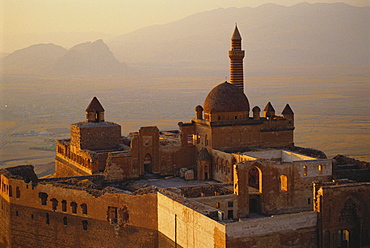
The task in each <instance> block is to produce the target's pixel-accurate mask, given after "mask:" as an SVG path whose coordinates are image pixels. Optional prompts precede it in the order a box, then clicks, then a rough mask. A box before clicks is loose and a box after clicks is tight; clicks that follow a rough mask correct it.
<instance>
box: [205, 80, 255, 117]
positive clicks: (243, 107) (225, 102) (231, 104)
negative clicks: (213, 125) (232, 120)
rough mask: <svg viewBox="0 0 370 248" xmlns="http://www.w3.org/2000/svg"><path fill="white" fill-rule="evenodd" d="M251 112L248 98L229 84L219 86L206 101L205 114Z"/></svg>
mask: <svg viewBox="0 0 370 248" xmlns="http://www.w3.org/2000/svg"><path fill="white" fill-rule="evenodd" d="M211 111H212V113H217V112H242V111H247V112H249V102H248V98H247V97H246V96H245V94H244V93H243V92H241V91H240V89H239V88H238V87H236V86H235V85H233V84H230V83H228V82H224V83H222V84H219V85H217V86H216V87H215V88H213V89H212V90H211V92H209V94H208V96H207V97H206V100H205V101H204V112H205V113H210V112H211Z"/></svg>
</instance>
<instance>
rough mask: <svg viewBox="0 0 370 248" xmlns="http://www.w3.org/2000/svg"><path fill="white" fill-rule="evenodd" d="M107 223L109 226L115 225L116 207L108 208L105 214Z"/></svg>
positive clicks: (116, 217) (116, 218)
mask: <svg viewBox="0 0 370 248" xmlns="http://www.w3.org/2000/svg"><path fill="white" fill-rule="evenodd" d="M107 215H108V216H107V217H108V221H109V223H110V224H115V223H117V220H118V216H117V207H110V206H109V207H108V213H107Z"/></svg>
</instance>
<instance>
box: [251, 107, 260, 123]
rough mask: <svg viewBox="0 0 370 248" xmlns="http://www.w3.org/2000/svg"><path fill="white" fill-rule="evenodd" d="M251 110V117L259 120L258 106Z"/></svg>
mask: <svg viewBox="0 0 370 248" xmlns="http://www.w3.org/2000/svg"><path fill="white" fill-rule="evenodd" d="M252 112H253V119H255V120H259V119H260V113H261V109H260V108H259V107H258V106H255V107H254V108H253V109H252Z"/></svg>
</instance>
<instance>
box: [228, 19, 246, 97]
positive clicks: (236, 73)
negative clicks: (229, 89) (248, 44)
mask: <svg viewBox="0 0 370 248" xmlns="http://www.w3.org/2000/svg"><path fill="white" fill-rule="evenodd" d="M229 58H230V83H231V84H234V85H235V86H237V87H238V88H239V89H240V90H241V91H242V92H243V93H244V78H243V58H244V50H242V37H241V35H240V33H239V30H238V27H237V25H236V23H235V28H234V33H233V35H232V36H231V50H230V51H229Z"/></svg>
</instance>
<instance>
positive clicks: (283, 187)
mask: <svg viewBox="0 0 370 248" xmlns="http://www.w3.org/2000/svg"><path fill="white" fill-rule="evenodd" d="M280 191H288V177H287V176H286V175H281V176H280Z"/></svg>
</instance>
